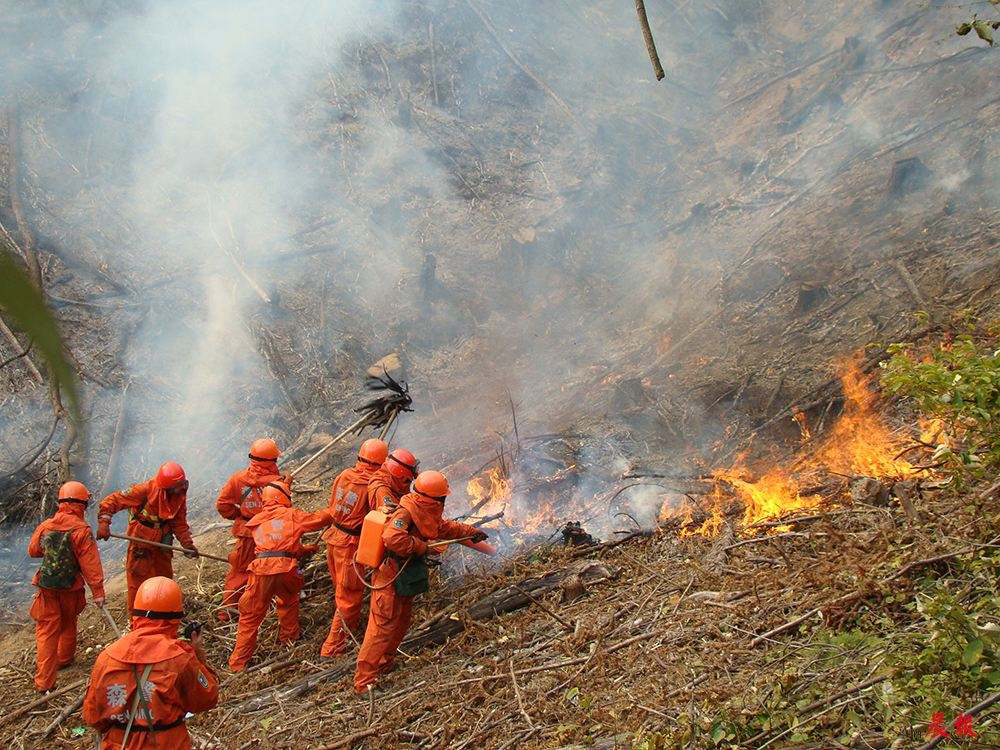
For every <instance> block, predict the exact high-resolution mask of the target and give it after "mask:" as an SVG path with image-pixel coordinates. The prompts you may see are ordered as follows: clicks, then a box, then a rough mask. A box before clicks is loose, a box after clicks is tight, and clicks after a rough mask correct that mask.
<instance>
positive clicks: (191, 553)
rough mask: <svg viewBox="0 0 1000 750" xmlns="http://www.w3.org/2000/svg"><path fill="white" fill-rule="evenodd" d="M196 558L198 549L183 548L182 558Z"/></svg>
mask: <svg viewBox="0 0 1000 750" xmlns="http://www.w3.org/2000/svg"><path fill="white" fill-rule="evenodd" d="M197 556H198V549H197V548H196V547H185V548H184V557H197Z"/></svg>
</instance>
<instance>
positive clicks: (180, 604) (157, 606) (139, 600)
mask: <svg viewBox="0 0 1000 750" xmlns="http://www.w3.org/2000/svg"><path fill="white" fill-rule="evenodd" d="M132 614H133V615H135V616H136V617H148V618H149V619H151V620H179V619H181V618H182V617H184V597H183V596H182V594H181V587H180V586H178V585H177V582H176V581H174V580H173V579H172V578H164V577H163V576H153V577H152V578H147V579H146V580H145V581H143V582H142V585H140V586H139V590H138V591H136V592H135V603H134V604H133V605H132Z"/></svg>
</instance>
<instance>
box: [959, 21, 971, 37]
mask: <svg viewBox="0 0 1000 750" xmlns="http://www.w3.org/2000/svg"><path fill="white" fill-rule="evenodd" d="M970 31H972V24H971V23H960V24H959V25H958V26H956V27H955V33H956V34H958V35H959V36H965V35H966V34H968V33H969V32H970Z"/></svg>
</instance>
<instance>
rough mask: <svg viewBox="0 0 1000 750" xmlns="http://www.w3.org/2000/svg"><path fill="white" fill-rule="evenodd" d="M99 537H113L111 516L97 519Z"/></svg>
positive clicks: (102, 538)
mask: <svg viewBox="0 0 1000 750" xmlns="http://www.w3.org/2000/svg"><path fill="white" fill-rule="evenodd" d="M97 538H98V539H100V540H104V539H110V538H111V519H110V518H98V519H97Z"/></svg>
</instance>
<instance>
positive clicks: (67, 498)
mask: <svg viewBox="0 0 1000 750" xmlns="http://www.w3.org/2000/svg"><path fill="white" fill-rule="evenodd" d="M89 500H90V492H88V491H87V488H86V487H84V486H83V482H66V484H64V485H63V486H62V487H60V488H59V502H61V503H63V502H65V503H80V504H81V505H86V504H87V501H89Z"/></svg>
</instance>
